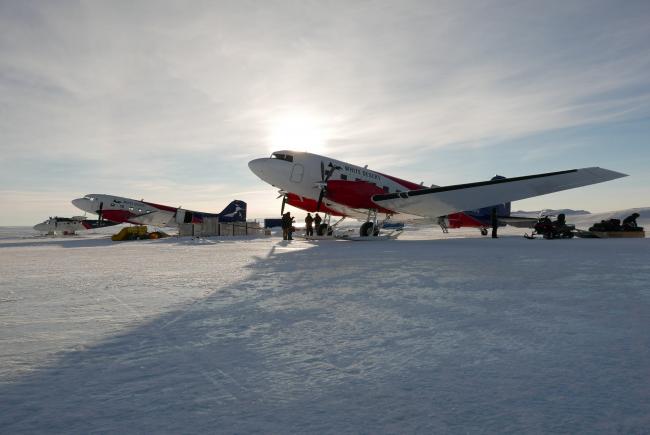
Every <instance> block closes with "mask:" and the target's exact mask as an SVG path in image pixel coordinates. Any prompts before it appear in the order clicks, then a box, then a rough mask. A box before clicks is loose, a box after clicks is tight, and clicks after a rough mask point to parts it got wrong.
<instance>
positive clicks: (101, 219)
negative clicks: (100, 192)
mask: <svg viewBox="0 0 650 435" xmlns="http://www.w3.org/2000/svg"><path fill="white" fill-rule="evenodd" d="M97 215H98V219H97V226H98V227H101V226H102V222H104V203H103V202H100V203H99V210H97Z"/></svg>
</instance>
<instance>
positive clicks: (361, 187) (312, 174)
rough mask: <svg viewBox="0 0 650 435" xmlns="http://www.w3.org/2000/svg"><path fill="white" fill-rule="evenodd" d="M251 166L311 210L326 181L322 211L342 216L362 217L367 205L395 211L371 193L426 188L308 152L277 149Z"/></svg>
mask: <svg viewBox="0 0 650 435" xmlns="http://www.w3.org/2000/svg"><path fill="white" fill-rule="evenodd" d="M248 166H249V168H250V169H251V171H252V172H253V173H254V174H255V175H257V176H258V177H259V178H261V179H262V180H263V181H265V182H267V183H268V184H270V185H272V186H274V187H277V188H278V189H280V190H281V191H283V192H286V193H287V194H288V195H289V196H288V203H289V204H290V205H292V206H295V207H298V208H300V209H303V210H305V211H309V212H314V211H317V210H316V208H317V201H318V198H319V195H320V193H321V189H322V188H323V186H324V184H327V195H326V197H325V198H324V199H323V202H322V205H321V211H324V212H329V213H331V214H333V215H339V216H351V217H355V218H362V217H363V216H365V215H366V213H367V210H368V209H376V210H378V211H379V212H380V213H383V214H384V215H393V211H392V210H387V209H382V208H381V207H379V206H377V205H376V204H374V203H373V202H372V200H371V198H372V196H373V195H376V194H382V193H396V192H397V193H399V192H406V191H409V190H416V189H421V188H423V186H421V185H419V184H416V183H413V182H410V181H407V180H402V179H400V178H397V177H392V176H389V175H386V174H383V173H380V172H377V171H373V170H370V169H368V168H367V167H361V166H357V165H353V164H351V163H347V162H344V161H341V160H337V159H333V158H330V157H325V156H321V155H317V154H311V153H306V152H297V151H288V150H285V151H276V152H274V153H273V154H272V155H271V157H268V158H261V159H255V160H252V161H250V162H249V163H248ZM330 171H332V173H331V175H330V176H329V177H328V174H329V172H330ZM326 179H327V182H326Z"/></svg>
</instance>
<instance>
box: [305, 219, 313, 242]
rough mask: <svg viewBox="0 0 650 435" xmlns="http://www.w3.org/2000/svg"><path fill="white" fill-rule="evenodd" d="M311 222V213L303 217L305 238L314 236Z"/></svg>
mask: <svg viewBox="0 0 650 435" xmlns="http://www.w3.org/2000/svg"><path fill="white" fill-rule="evenodd" d="M313 222H314V218H313V217H311V213H307V216H306V217H305V236H313V235H314V228H313V227H312V224H313Z"/></svg>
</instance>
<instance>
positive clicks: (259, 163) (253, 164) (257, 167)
mask: <svg viewBox="0 0 650 435" xmlns="http://www.w3.org/2000/svg"><path fill="white" fill-rule="evenodd" d="M267 160H268V159H255V160H251V161H250V162H248V168H249V169H250V170H251V172H253V174H255V175H257V176H258V177H260V178H262V177H263V175H264V166H265V165H264V163H265V162H266V161H267Z"/></svg>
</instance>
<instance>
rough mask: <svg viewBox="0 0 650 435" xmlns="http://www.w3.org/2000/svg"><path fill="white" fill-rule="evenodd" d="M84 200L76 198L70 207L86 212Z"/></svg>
mask: <svg viewBox="0 0 650 435" xmlns="http://www.w3.org/2000/svg"><path fill="white" fill-rule="evenodd" d="M86 201H87V200H86V199H85V198H77V199H73V200H72V205H74V206H75V207H77V208H78V209H81V210H83V211H87V210H86V209H85V208H84V206H85V205H86Z"/></svg>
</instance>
